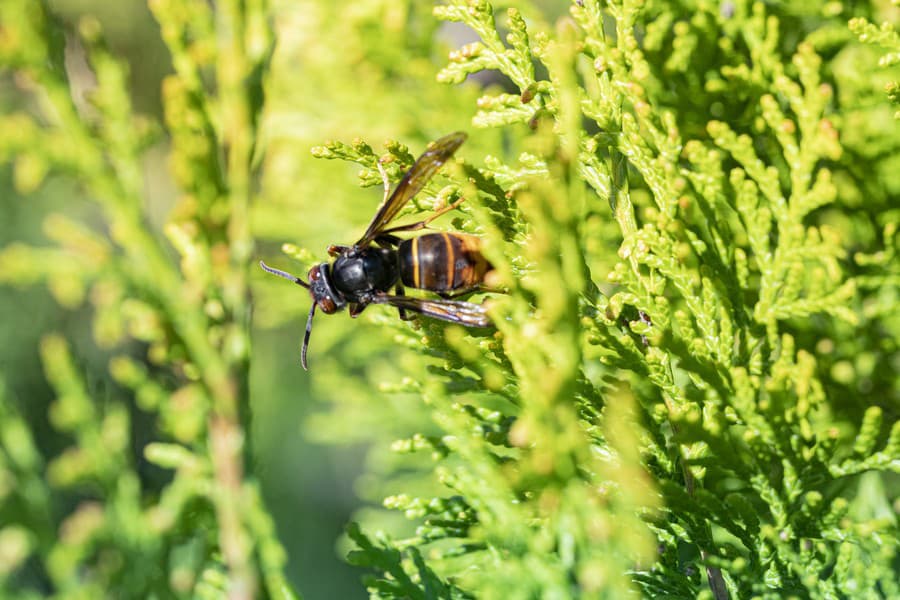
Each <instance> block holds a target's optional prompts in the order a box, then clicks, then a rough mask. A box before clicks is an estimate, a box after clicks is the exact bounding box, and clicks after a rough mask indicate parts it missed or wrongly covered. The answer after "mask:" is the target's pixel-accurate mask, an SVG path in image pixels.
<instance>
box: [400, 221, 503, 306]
mask: <svg viewBox="0 0 900 600" xmlns="http://www.w3.org/2000/svg"><path fill="white" fill-rule="evenodd" d="M480 246H481V240H480V239H479V238H477V237H475V236H473V235H466V234H463V233H448V232H440V233H426V234H424V235H420V236H418V237H414V238H412V239H409V240H403V241H402V242H400V245H399V247H398V248H397V252H398V254H399V255H400V280H401V281H402V282H403V285H405V286H408V287H412V288H416V289H420V290H428V291H432V292H439V293H444V292H462V291H466V290H470V289H474V288H476V287H478V285H479V284H481V283H482V282H483V281H484V276H485V273H487V272H488V271H490V270H491V268H492V267H491V264H490V263H489V262H488V261H487V260H486V259H485V258H484V256H482V255H481V250H480Z"/></svg>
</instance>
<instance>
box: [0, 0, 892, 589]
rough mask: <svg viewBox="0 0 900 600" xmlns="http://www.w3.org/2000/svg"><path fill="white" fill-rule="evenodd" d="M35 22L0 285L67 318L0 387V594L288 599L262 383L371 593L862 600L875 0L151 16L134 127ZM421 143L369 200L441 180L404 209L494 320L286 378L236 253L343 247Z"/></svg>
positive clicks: (866, 585)
mask: <svg viewBox="0 0 900 600" xmlns="http://www.w3.org/2000/svg"><path fill="white" fill-rule="evenodd" d="M53 4H54V3H45V2H42V1H40V2H39V1H29V2H21V1H18V0H4V1H3V2H2V4H0V61H2V63H3V65H4V66H5V68H6V70H5V72H4V76H3V83H2V85H3V88H2V90H3V93H2V96H0V102H2V104H3V109H4V110H3V115H2V117H0V157H2V158H3V160H4V162H5V163H7V164H9V165H10V168H9V169H7V170H5V171H4V178H5V179H6V180H9V181H10V182H11V184H12V185H14V188H15V193H16V194H18V195H21V196H22V198H20V199H18V200H17V201H18V202H20V203H25V206H26V209H27V210H29V211H31V210H34V211H38V210H40V209H39V208H37V207H36V206H35V207H34V208H32V204H30V203H34V204H35V205H37V204H38V203H37V202H36V201H35V200H30V199H29V198H30V197H31V195H33V196H34V197H35V198H43V197H46V196H51V195H52V194H51V193H50V191H48V189H49V190H52V188H54V187H55V188H57V189H62V190H64V192H65V194H70V195H71V197H73V198H79V199H83V200H85V201H84V202H80V203H79V204H78V205H77V206H78V208H76V209H73V208H72V206H70V205H67V204H63V205H62V206H59V207H57V208H58V210H57V209H54V210H53V211H50V214H49V216H47V218H46V219H45V220H44V223H43V231H44V235H45V237H46V242H45V243H43V244H31V243H24V242H22V241H16V242H12V243H10V244H8V245H6V246H5V247H4V248H3V249H2V251H0V281H3V282H5V283H7V284H12V285H16V286H20V287H21V288H23V289H24V288H27V287H28V286H33V285H35V284H43V285H45V286H46V287H47V288H48V289H49V290H50V292H51V294H52V296H53V298H54V299H55V300H56V301H57V302H58V303H59V306H60V310H63V311H73V314H77V315H80V316H84V317H85V318H89V321H90V327H91V331H92V338H91V341H90V342H87V341H85V340H83V339H81V338H77V341H76V342H74V343H73V341H72V340H71V339H67V338H69V337H71V336H69V335H68V334H66V335H63V334H48V335H46V336H44V337H43V338H42V341H41V342H40V354H41V358H42V362H43V365H44V372H45V376H46V380H47V382H49V384H50V385H51V386H52V388H53V391H54V393H55V398H56V399H55V401H54V402H53V403H52V404H51V405H50V406H49V410H48V413H47V415H46V417H45V416H43V415H39V414H37V415H36V414H34V413H33V412H30V411H29V410H28V407H27V399H25V401H22V399H20V398H19V397H17V395H16V394H14V393H12V392H10V391H9V390H7V391H5V392H4V391H3V390H0V582H2V584H3V585H2V590H3V596H4V597H17V598H21V597H38V596H45V595H50V596H60V597H84V598H88V597H90V598H94V597H104V596H109V597H140V598H144V597H172V596H175V597H194V596H197V597H219V596H222V595H226V594H227V595H228V596H229V597H232V598H250V597H262V596H269V597H285V598H290V597H294V595H295V592H293V591H292V587H296V588H298V589H301V590H302V589H303V588H304V582H303V581H302V579H300V580H298V577H297V575H296V574H291V575H290V576H289V574H288V570H287V564H288V563H287V555H286V552H285V550H284V545H285V543H286V542H285V540H288V542H287V543H289V544H290V539H291V538H292V536H297V535H299V534H297V533H296V531H295V530H294V529H293V525H294V524H293V523H292V522H285V523H281V524H278V526H277V530H276V523H275V520H274V519H273V517H272V512H271V510H270V508H269V507H268V506H267V501H266V500H265V499H264V495H263V493H262V492H261V488H260V478H261V477H264V476H265V474H264V473H263V472H261V471H262V470H261V469H259V461H258V458H257V456H256V454H255V450H256V449H257V448H263V447H267V446H271V445H273V444H274V445H277V443H275V442H274V441H273V440H271V439H268V438H267V437H266V436H265V435H262V436H261V437H259V438H253V443H252V444H251V437H250V436H251V434H252V433H256V432H257V431H259V430H258V429H255V428H254V427H253V425H252V423H251V416H252V415H254V414H256V413H258V412H260V413H265V411H266V410H272V409H271V408H267V405H266V398H267V395H268V394H269V393H274V392H271V390H273V389H274V388H282V390H281V392H280V393H282V394H286V395H288V396H290V397H291V399H292V400H293V401H294V402H312V401H316V402H323V403H326V404H325V406H327V409H323V410H322V411H321V412H319V413H318V414H316V415H315V417H313V418H312V419H310V420H309V421H308V422H307V425H306V432H307V434H308V435H309V436H310V437H313V438H315V439H319V440H328V441H330V442H333V443H339V444H349V443H356V442H366V443H367V444H368V447H369V448H370V451H369V455H368V456H369V458H368V460H367V461H366V463H365V465H364V466H363V468H364V474H363V475H362V477H361V478H360V483H359V485H358V491H359V493H360V494H361V495H362V496H363V497H364V498H366V499H368V500H370V501H372V502H373V507H372V508H371V509H369V510H365V511H361V512H360V513H359V515H358V518H357V519H356V522H354V523H352V524H350V525H349V526H348V529H347V538H346V539H345V540H343V541H342V542H341V543H342V545H343V547H345V548H347V550H348V552H347V556H348V560H349V562H351V563H352V564H354V565H357V566H359V567H362V568H364V569H365V570H366V572H367V573H368V574H367V575H366V577H365V587H366V588H367V589H368V591H369V593H370V594H371V595H372V596H373V597H397V598H437V597H439V598H451V597H452V598H573V597H611V598H621V597H626V596H628V595H642V596H647V597H664V598H689V597H690V598H692V597H698V596H700V597H715V598H727V597H733V598H748V597H758V598H783V597H795V598H896V597H900V583H898V567H900V558H898V555H897V545H898V541H897V533H898V525H897V513H898V511H900V500H898V494H897V490H898V479H897V473H898V472H900V424H898V419H897V415H898V408H900V404H898V400H900V379H898V376H897V372H898V371H900V354H898V340H900V311H898V309H897V306H898V291H900V262H898V260H897V255H896V250H897V243H898V231H897V225H898V222H900V218H898V216H900V204H898V199H900V175H898V174H900V124H898V120H897V110H898V109H897V107H896V104H897V103H898V91H897V90H898V83H897V80H898V79H900V77H898V70H897V66H896V63H897V62H898V60H900V58H898V57H900V37H898V34H897V33H896V31H895V30H894V28H893V25H892V24H897V23H898V22H900V12H898V7H897V5H896V3H893V4H891V3H888V2H884V1H876V2H871V3H840V2H793V3H791V2H787V3H769V4H765V3H751V2H746V1H733V2H723V3H711V2H679V3H669V2H659V1H654V0H644V1H640V0H621V1H616V2H609V3H601V2H596V1H593V0H578V1H576V2H573V3H572V4H571V5H567V6H562V3H552V4H551V3H547V5H546V6H545V5H542V4H539V3H529V2H504V3H498V5H497V6H491V5H490V4H488V3H487V2H483V1H478V0H470V1H450V2H447V3H444V4H440V5H438V6H436V7H433V10H432V6H431V4H429V3H427V2H420V1H407V2H384V1H381V0H363V1H359V2H354V3H346V4H345V3H319V2H312V1H307V2H299V3H283V4H282V3H278V2H275V3H274V5H269V4H268V3H267V2H265V1H264V0H258V1H256V2H238V1H236V0H229V1H225V2H221V3H216V4H215V5H214V6H213V5H211V4H210V3H207V2H202V1H198V0H151V1H150V2H149V6H150V9H151V11H152V13H153V16H154V17H155V19H156V21H157V22H158V25H159V33H160V35H161V37H162V39H163V41H164V42H165V45H166V47H167V49H168V52H169V53H170V55H171V65H172V72H171V73H170V74H169V75H168V76H167V77H166V78H165V80H164V82H163V85H162V104H163V109H164V115H163V118H162V120H161V121H160V120H159V119H155V118H153V117H152V116H151V115H145V114H141V113H139V111H137V110H136V109H135V108H134V107H135V105H136V101H135V100H134V99H133V98H132V97H131V96H130V94H129V89H130V88H129V85H130V84H129V77H130V74H131V73H139V72H140V70H141V67H142V65H141V64H140V62H139V61H136V62H133V63H132V64H127V63H126V61H124V60H123V59H122V58H121V57H120V56H118V54H117V53H116V52H115V51H113V50H111V47H110V46H109V45H108V44H107V41H106V38H105V37H104V33H103V27H101V25H100V22H99V21H98V20H97V19H96V18H93V17H91V16H84V17H81V18H80V19H78V20H77V22H75V23H74V24H73V23H72V22H71V21H66V20H65V19H63V18H62V16H61V14H60V13H55V12H53V11H52V10H51V9H50V7H52V6H53ZM501 4H502V6H501ZM557 5H558V6H557ZM554 11H557V12H558V14H555V13H554ZM448 47H449V58H447V56H448V54H447V52H448ZM457 129H464V130H467V131H468V132H469V133H470V136H471V139H470V141H469V142H468V143H467V144H466V145H464V146H463V147H462V148H461V149H460V150H459V151H458V152H457V160H455V161H454V162H453V164H450V165H448V166H447V167H446V168H444V169H443V171H442V172H441V174H440V175H439V176H438V177H436V178H435V179H434V181H433V182H432V183H431V184H430V185H429V186H428V187H427V188H426V190H425V191H424V192H423V193H421V194H420V195H419V197H418V198H417V199H416V201H415V202H413V203H412V204H411V205H410V207H409V210H408V211H407V212H406V213H404V216H402V217H401V219H408V220H413V219H415V218H417V216H419V215H422V214H426V213H427V212H428V211H430V210H433V209H434V208H435V207H437V206H440V203H442V202H447V201H448V200H450V199H452V198H454V197H465V198H466V202H465V203H464V204H463V205H462V206H461V207H460V208H459V209H458V211H455V212H454V215H455V216H453V217H452V218H445V219H442V220H441V221H440V222H439V223H436V226H438V227H441V228H453V229H456V230H459V231H468V232H473V233H477V234H478V235H480V236H481V237H482V238H483V240H484V252H485V254H486V255H487V256H488V258H489V259H490V260H491V262H492V263H493V264H494V265H495V267H496V271H495V273H494V277H493V278H492V280H491V281H490V284H491V285H492V286H495V287H500V288H503V289H505V290H506V293H504V294H489V295H477V296H475V297H474V298H473V300H474V301H478V302H481V301H485V302H487V303H488V306H489V313H490V315H491V317H492V319H493V321H494V323H495V324H496V330H488V331H484V330H466V329H463V328H460V327H457V326H450V325H447V324H445V323H440V322H435V321H429V320H416V321H414V322H412V323H406V322H401V321H400V320H398V319H397V318H396V314H395V313H393V312H391V311H388V310H386V309H383V308H381V307H374V308H370V309H369V310H368V311H367V312H366V313H365V315H364V316H363V317H362V318H361V319H359V322H349V320H348V319H346V318H342V317H331V318H324V317H320V318H319V319H318V321H317V323H316V329H315V332H314V335H313V345H312V350H311V355H310V362H311V364H312V368H313V371H312V375H311V378H310V380H309V381H308V382H307V383H304V384H303V387H301V388H300V391H299V392H296V393H295V392H294V391H293V389H292V388H290V387H289V386H288V383H287V381H288V378H289V376H288V375H285V373H286V372H289V371H294V370H297V369H299V368H300V367H299V362H298V360H297V359H296V358H295V357H294V352H295V350H296V346H297V344H298V341H299V339H300V337H301V335H302V327H303V319H304V317H305V315H306V312H307V310H308V308H309V304H308V302H309V299H308V298H307V295H306V294H305V293H302V290H300V289H299V288H295V287H292V286H290V285H288V284H286V283H285V282H284V281H281V280H277V279H275V278H271V279H267V278H265V276H264V274H262V273H259V272H258V271H257V269H256V267H255V264H256V261H257V260H258V259H259V258H260V257H265V258H266V259H267V260H269V261H271V262H274V263H277V264H279V266H283V267H285V268H289V269H290V270H292V271H295V272H299V273H303V272H305V268H308V267H309V266H310V265H311V264H314V263H316V262H319V261H321V260H323V259H324V258H325V254H324V247H325V245H326V244H328V243H349V242H352V241H353V240H355V239H356V238H357V237H358V236H359V234H360V233H361V232H362V229H363V227H364V226H365V224H366V222H367V221H368V218H369V216H370V215H371V214H372V213H373V212H374V210H375V206H376V203H377V197H378V191H376V190H378V189H379V188H378V186H380V184H381V177H380V175H379V171H378V169H377V168H376V166H377V162H378V161H381V162H382V163H383V164H384V165H385V168H386V170H387V173H388V175H389V177H390V178H391V179H392V180H393V181H394V182H396V181H397V180H399V178H400V177H401V176H402V174H403V172H404V171H405V170H406V169H407V168H408V167H409V165H410V164H411V162H412V160H413V159H414V158H415V156H416V155H417V154H418V153H419V152H421V151H422V149H424V147H425V145H426V143H427V142H428V141H429V140H433V139H436V138H437V137H438V136H440V135H442V134H445V133H447V132H449V131H453V130H457ZM330 138H337V139H344V140H346V141H345V142H334V141H327V140H328V139H330ZM353 138H357V139H355V140H353ZM385 138H389V139H390V140H392V141H390V142H388V143H387V144H385V145H382V144H381V143H380V142H376V140H382V139H385ZM364 139H365V140H369V141H368V142H366V141H363V140H364ZM398 139H402V140H405V141H408V145H404V144H401V143H400V142H397V141H394V140H398ZM350 140H353V141H350ZM310 148H312V153H309V149H310ZM160 149H164V150H165V151H166V152H167V153H168V167H169V170H170V173H171V179H172V182H173V184H174V187H176V188H177V190H178V191H177V194H176V195H177V202H176V203H175V204H174V205H173V206H171V207H170V210H168V211H167V215H166V216H165V218H164V219H161V218H160V216H159V214H160V211H159V208H158V207H157V206H156V204H155V203H156V202H157V201H158V199H159V196H158V194H156V193H155V192H154V191H153V189H152V186H153V184H154V182H155V179H154V177H153V176H152V173H153V172H152V170H150V167H148V165H149V164H150V161H151V160H152V157H153V156H154V153H158V152H159V151H160ZM321 158H325V159H340V160H341V161H349V162H350V163H355V164H356V165H358V166H359V167H361V169H362V170H361V172H360V182H361V184H362V186H364V187H368V188H372V189H369V190H366V192H365V193H364V194H356V195H354V193H352V190H351V189H350V188H351V181H350V179H349V178H348V174H347V172H346V171H345V170H342V169H341V168H340V167H339V162H326V161H321V160H317V159H321ZM148 173H150V175H148ZM419 218H420V217H419ZM23 236H24V234H23ZM283 243H284V245H283V246H282V249H283V250H284V253H282V254H280V255H279V253H278V252H277V248H278V247H279V246H281V245H282V244H283ZM285 254H286V255H287V256H285ZM251 283H253V286H251ZM251 287H253V290H252V291H253V293H252V294H251ZM254 307H255V311H251V309H252V308H254ZM6 313H7V311H6V310H5V314H4V319H13V318H15V319H27V318H28V316H29V315H27V314H15V315H12V314H6ZM251 313H253V314H251ZM251 317H252V318H253V319H254V320H255V322H256V323H257V324H259V325H261V326H263V327H265V328H271V327H274V326H278V327H279V328H281V329H282V330H284V331H287V332H289V333H290V334H291V336H292V337H291V341H290V342H289V343H290V348H289V349H284V348H281V349H280V351H278V352H274V353H272V354H270V355H268V356H266V358H265V360H263V359H262V358H260V355H259V353H255V352H254V351H253V347H252V346H251V340H253V339H256V338H254V337H253V336H251ZM293 334H296V336H294V335H293ZM258 335H259V336H265V335H267V334H265V333H264V332H260V333H258ZM285 339H286V338H285ZM11 341H16V340H11ZM73 347H74V348H75V350H74V351H73ZM251 366H252V367H253V369H254V372H255V373H256V374H257V375H256V377H255V378H251ZM14 376H15V373H11V372H10V373H7V374H6V377H7V378H9V377H14ZM280 382H282V383H280ZM270 418H271V417H270ZM275 418H277V416H276V417H275ZM262 431H263V433H265V431H267V430H265V429H263V430H262ZM276 485H286V482H284V481H282V482H278V483H277V484H276ZM376 502H381V503H382V504H383V506H382V508H383V510H381V509H375V508H374V503H376ZM398 515H399V516H402V517H405V519H403V518H400V519H398V518H396V517H397V516H398ZM320 551H321V552H331V549H330V548H325V549H321V550H320Z"/></svg>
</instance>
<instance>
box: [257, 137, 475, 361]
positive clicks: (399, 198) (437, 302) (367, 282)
mask: <svg viewBox="0 0 900 600" xmlns="http://www.w3.org/2000/svg"><path fill="white" fill-rule="evenodd" d="M465 140H466V134H465V133H462V132H456V133H451V134H450V135H447V136H444V137H442V138H441V139H439V140H437V141H436V142H434V143H433V144H432V145H431V146H430V147H429V148H428V150H426V151H425V153H423V154H422V156H420V157H419V158H418V160H416V162H415V164H413V166H412V167H411V168H410V170H409V171H408V172H407V173H406V174H405V175H404V176H403V179H402V180H401V181H400V183H399V184H398V185H397V187H396V189H394V191H393V193H392V194H391V195H390V196H387V183H386V185H385V195H386V198H385V201H384V202H383V203H382V205H381V207H380V208H379V209H378V212H377V213H376V214H375V217H374V218H373V219H372V222H371V223H370V224H369V227H368V229H366V232H365V233H364V234H363V236H362V237H361V238H360V239H359V241H358V242H356V243H355V244H353V245H352V246H330V247H329V248H328V253H329V254H330V255H331V256H333V257H335V260H334V262H333V263H331V264H329V263H321V264H319V265H316V266H314V267H313V268H312V269H310V270H309V275H308V277H309V283H307V282H305V281H303V280H302V279H300V278H299V277H296V276H294V275H291V274H290V273H286V272H284V271H279V270H278V269H273V268H272V267H269V266H268V265H266V264H265V263H263V262H260V266H261V267H262V268H263V269H265V270H266V271H268V272H269V273H272V274H273V275H278V276H279V277H284V278H285V279H288V280H290V281H293V282H294V283H297V284H298V285H301V286H303V287H305V288H307V289H309V292H310V295H311V296H312V300H313V303H312V306H311V307H310V310H309V318H308V319H307V322H306V334H305V336H304V338H303V349H302V351H301V353H300V361H301V364H302V365H303V368H304V369H306V368H307V361H306V351H307V348H308V347H309V337H310V333H311V332H312V320H313V315H315V312H316V307H317V306H318V307H319V308H320V309H321V310H322V312H324V313H326V314H332V313H335V312H338V311H340V310H342V309H343V308H344V307H349V310H350V316H351V317H356V316H357V315H359V314H360V313H361V312H362V311H363V310H364V309H365V308H366V307H367V306H368V305H370V304H389V305H391V306H394V307H396V308H397V309H398V310H399V312H400V317H401V318H403V319H406V318H407V315H406V311H411V312H416V313H420V314H423V315H426V316H428V317H433V318H435V319H442V320H444V321H450V322H452V323H458V324H460V325H465V326H467V327H488V326H490V324H491V323H490V320H489V319H488V318H487V315H486V313H485V308H484V307H483V306H481V305H479V304H474V303H472V302H464V301H461V300H452V299H451V297H452V296H457V295H462V294H467V293H469V292H472V291H474V290H476V289H478V288H479V287H480V286H481V284H482V283H483V282H484V278H485V275H486V274H487V272H488V271H490V270H491V265H490V263H488V262H487V260H486V259H485V258H484V257H483V256H482V255H481V252H480V249H479V248H480V239H479V238H477V237H475V236H472V235H467V234H462V233H451V232H435V233H426V234H423V235H419V236H416V237H413V238H411V239H406V240H404V239H400V238H398V237H396V235H394V234H396V233H400V232H404V231H416V230H419V229H423V228H424V227H426V226H427V225H428V223H430V222H431V221H432V220H434V219H435V218H437V217H438V216H440V215H442V214H444V213H445V212H447V211H449V210H451V209H453V208H455V207H456V206H457V205H458V204H459V202H461V201H462V200H460V201H459V202H456V203H454V204H452V205H450V206H447V207H445V208H444V209H442V210H439V211H437V212H436V213H435V214H433V215H432V216H430V217H429V218H428V219H426V220H424V221H419V222H417V223H411V224H409V225H400V226H395V227H390V228H388V227H387V226H388V225H389V224H390V223H391V221H392V220H393V219H394V217H396V216H397V213H399V212H400V209H401V208H403V206H404V205H406V203H407V202H409V200H410V199H411V198H412V197H413V196H415V195H416V194H417V193H418V192H419V191H421V190H422V188H423V187H424V186H425V184H426V183H428V181H429V180H430V179H431V178H432V177H433V176H434V174H435V173H437V171H438V170H439V169H440V167H441V166H442V165H443V164H444V163H445V162H446V161H447V160H448V159H449V158H450V157H451V156H453V153H454V152H456V149H457V148H459V146H460V145H461V144H462V143H463V142H464V141H465ZM404 286H406V287H411V288H416V289H420V290H426V291H430V292H435V293H437V294H438V295H439V296H441V298H439V299H428V298H418V297H411V296H405V295H404V294H403V289H404ZM391 290H394V292H395V293H394V294H393V295H392V294H390V293H389V292H390V291H391Z"/></svg>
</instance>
